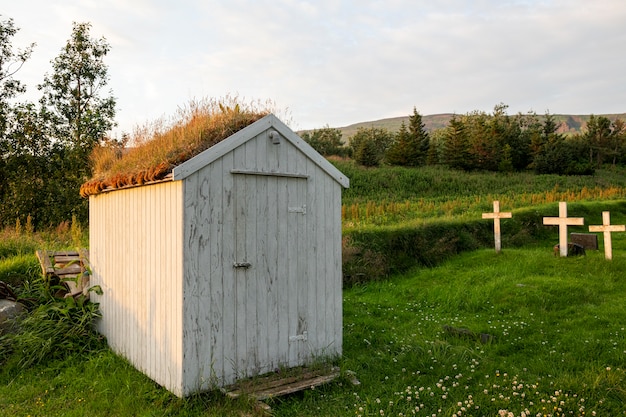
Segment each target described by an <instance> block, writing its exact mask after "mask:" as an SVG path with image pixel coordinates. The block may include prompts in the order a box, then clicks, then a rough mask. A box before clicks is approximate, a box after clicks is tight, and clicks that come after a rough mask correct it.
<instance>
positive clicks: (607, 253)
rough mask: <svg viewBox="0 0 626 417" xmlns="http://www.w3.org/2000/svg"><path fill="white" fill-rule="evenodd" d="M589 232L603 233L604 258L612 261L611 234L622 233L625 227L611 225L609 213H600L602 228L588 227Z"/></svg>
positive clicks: (625, 229)
mask: <svg viewBox="0 0 626 417" xmlns="http://www.w3.org/2000/svg"><path fill="white" fill-rule="evenodd" d="M589 231H590V232H604V258H605V259H609V260H611V259H613V244H612V243H611V232H624V231H626V225H623V224H619V225H617V224H616V225H611V213H610V212H608V211H603V212H602V226H589Z"/></svg>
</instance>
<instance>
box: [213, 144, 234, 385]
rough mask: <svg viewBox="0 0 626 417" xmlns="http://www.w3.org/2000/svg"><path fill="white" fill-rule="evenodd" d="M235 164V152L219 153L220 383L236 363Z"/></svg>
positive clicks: (229, 376) (228, 380)
mask: <svg viewBox="0 0 626 417" xmlns="http://www.w3.org/2000/svg"><path fill="white" fill-rule="evenodd" d="M233 168H235V165H234V152H230V153H228V154H226V155H224V156H223V157H222V172H221V177H222V191H221V200H222V207H223V213H222V216H223V218H222V224H221V227H222V233H221V235H220V236H219V237H218V239H219V243H218V244H219V245H220V246H221V248H222V257H221V260H220V262H222V264H221V267H222V268H221V269H222V288H223V291H224V310H223V328H224V334H223V340H222V344H223V352H224V353H223V356H222V357H218V358H217V361H218V362H219V365H217V369H221V370H222V373H221V374H218V377H219V378H220V382H221V383H225V384H229V383H232V382H234V380H235V376H236V375H235V366H234V365H235V364H236V363H237V356H236V352H237V346H236V343H237V332H236V326H237V322H236V315H237V284H236V278H237V277H236V273H235V269H234V268H233V263H234V262H235V260H236V258H235V249H236V248H235V244H234V241H235V238H236V233H235V212H236V211H237V206H236V205H235V203H234V201H235V196H236V189H235V186H234V183H233V175H232V174H231V173H230V170H231V169H233Z"/></svg>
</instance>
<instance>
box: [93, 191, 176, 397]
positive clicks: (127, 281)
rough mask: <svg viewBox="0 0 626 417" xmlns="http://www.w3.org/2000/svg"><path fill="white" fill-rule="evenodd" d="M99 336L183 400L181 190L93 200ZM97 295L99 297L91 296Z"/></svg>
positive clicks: (120, 193) (108, 195)
mask: <svg viewBox="0 0 626 417" xmlns="http://www.w3.org/2000/svg"><path fill="white" fill-rule="evenodd" d="M89 205H90V211H89V213H90V218H89V224H90V237H89V239H90V242H89V246H90V248H89V249H90V263H91V266H92V269H93V282H94V284H95V285H100V286H101V288H102V290H103V291H104V294H103V295H102V296H94V300H95V301H97V302H99V303H100V310H101V312H102V315H103V317H102V319H101V321H100V322H99V324H98V329H99V331H100V332H101V333H102V334H103V335H105V336H106V337H107V340H108V343H109V345H110V346H111V348H112V349H113V350H114V351H115V352H117V353H119V354H121V355H122V356H124V357H126V358H127V359H128V360H129V361H130V362H131V363H132V364H133V365H134V366H135V367H137V368H138V369H139V370H141V371H142V372H144V373H145V374H146V375H148V376H149V377H150V378H152V379H153V380H154V381H156V382H157V383H159V384H161V385H163V386H165V387H166V388H168V389H169V390H170V391H172V392H174V393H175V394H177V395H182V394H183V392H182V361H183V355H182V339H183V333H182V302H183V294H182V245H181V243H182V214H183V213H182V183H181V182H166V183H160V184H154V185H149V186H143V187H136V188H130V189H125V190H118V191H113V192H107V193H103V194H99V195H96V196H91V197H90V199H89ZM92 294H93V293H92Z"/></svg>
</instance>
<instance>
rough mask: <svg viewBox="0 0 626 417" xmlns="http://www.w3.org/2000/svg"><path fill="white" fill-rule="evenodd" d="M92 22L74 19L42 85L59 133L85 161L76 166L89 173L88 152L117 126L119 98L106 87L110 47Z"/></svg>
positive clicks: (57, 133) (43, 98) (42, 102)
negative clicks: (94, 34)
mask: <svg viewBox="0 0 626 417" xmlns="http://www.w3.org/2000/svg"><path fill="white" fill-rule="evenodd" d="M90 29H91V25H90V24H89V23H74V25H73V30H72V35H71V37H70V39H69V40H68V42H67V44H66V45H65V47H64V48H63V49H62V51H61V54H60V55H59V56H57V57H56V58H55V59H54V60H53V61H52V68H53V72H52V74H47V75H46V76H45V78H44V82H43V83H42V84H41V85H40V86H39V89H40V90H42V91H43V97H42V98H41V104H42V106H44V107H45V108H47V109H48V110H49V111H50V114H51V116H52V121H53V125H54V128H55V136H56V138H57V140H59V141H60V142H61V143H63V144H64V145H66V146H67V147H68V148H69V149H70V150H71V151H72V153H73V154H75V156H76V157H77V158H78V159H79V160H81V161H82V162H83V163H84V164H83V165H82V166H79V167H76V168H78V169H79V170H80V171H81V172H82V173H83V174H88V164H87V161H88V156H89V154H90V153H91V151H92V149H93V148H94V147H95V146H96V145H97V144H98V143H99V142H100V141H102V140H103V139H104V138H105V135H106V133H107V132H108V131H109V130H111V128H113V127H114V126H115V122H114V117H115V98H114V97H113V95H112V92H111V91H110V90H109V91H108V92H105V91H103V90H104V88H105V87H106V85H107V83H108V81H109V77H108V67H107V66H106V65H105V63H104V58H105V57H106V55H107V53H108V52H109V50H110V46H109V44H108V43H107V41H106V39H104V38H101V39H93V38H91V36H90V33H89V31H90Z"/></svg>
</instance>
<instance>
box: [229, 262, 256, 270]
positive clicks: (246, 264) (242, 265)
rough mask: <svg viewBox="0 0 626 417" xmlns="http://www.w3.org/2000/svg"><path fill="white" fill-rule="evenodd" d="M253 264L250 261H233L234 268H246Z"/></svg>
mask: <svg viewBox="0 0 626 417" xmlns="http://www.w3.org/2000/svg"><path fill="white" fill-rule="evenodd" d="M251 266H252V264H251V263H250V262H235V263H233V267H234V268H244V269H248V268H250V267H251Z"/></svg>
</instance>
